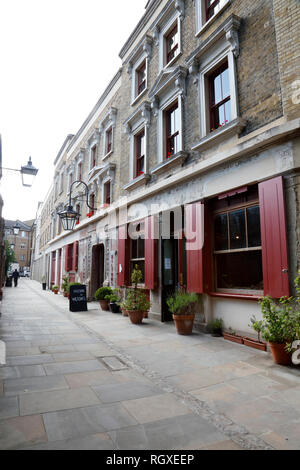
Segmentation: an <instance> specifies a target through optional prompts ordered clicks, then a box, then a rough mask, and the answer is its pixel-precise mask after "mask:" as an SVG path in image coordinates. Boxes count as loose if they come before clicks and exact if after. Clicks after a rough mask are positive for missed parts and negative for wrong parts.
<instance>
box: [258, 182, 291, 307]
mask: <svg viewBox="0 0 300 470" xmlns="http://www.w3.org/2000/svg"><path fill="white" fill-rule="evenodd" d="M258 189H259V204H260V218H261V238H262V258H263V279H264V292H265V295H270V296H271V297H273V298H281V297H284V296H287V297H289V296H290V286H289V275H288V269H289V263H288V246H287V226H286V214H285V201H284V188H283V177H282V176H279V177H277V178H273V179H271V180H268V181H264V182H263V183H260V184H259V185H258ZM284 271H286V272H284Z"/></svg>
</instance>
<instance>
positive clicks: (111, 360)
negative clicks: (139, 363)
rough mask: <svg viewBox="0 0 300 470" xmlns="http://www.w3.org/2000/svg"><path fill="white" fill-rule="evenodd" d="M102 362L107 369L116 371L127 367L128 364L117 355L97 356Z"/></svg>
mask: <svg viewBox="0 0 300 470" xmlns="http://www.w3.org/2000/svg"><path fill="white" fill-rule="evenodd" d="M98 359H100V360H101V362H103V363H104V364H105V365H106V366H107V367H108V368H109V370H112V371H117V370H123V369H128V366H127V365H126V364H124V362H122V361H121V360H120V359H119V358H118V357H102V358H98Z"/></svg>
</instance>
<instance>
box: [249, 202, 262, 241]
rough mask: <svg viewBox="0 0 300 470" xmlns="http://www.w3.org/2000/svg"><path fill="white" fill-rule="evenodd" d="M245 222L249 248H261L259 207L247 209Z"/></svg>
mask: <svg viewBox="0 0 300 470" xmlns="http://www.w3.org/2000/svg"><path fill="white" fill-rule="evenodd" d="M247 222H248V246H249V248H253V247H256V246H261V233H260V212H259V206H255V207H249V209H247Z"/></svg>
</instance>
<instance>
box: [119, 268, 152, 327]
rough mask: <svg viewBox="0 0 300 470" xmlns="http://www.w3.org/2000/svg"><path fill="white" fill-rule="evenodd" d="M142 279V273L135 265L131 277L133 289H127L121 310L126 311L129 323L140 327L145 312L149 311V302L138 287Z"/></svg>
mask: <svg viewBox="0 0 300 470" xmlns="http://www.w3.org/2000/svg"><path fill="white" fill-rule="evenodd" d="M142 279H143V275H142V272H141V270H140V269H139V267H138V265H136V266H135V269H134V270H133V272H132V275H131V282H132V285H133V288H131V289H129V292H128V294H127V297H126V300H125V301H124V302H123V303H122V308H123V309H125V310H126V311H127V313H128V316H129V318H130V321H131V323H133V324H134V325H140V324H141V323H142V322H143V319H144V316H145V311H148V310H149V309H150V302H149V301H148V300H147V296H146V294H145V293H144V292H143V290H142V289H139V287H138V285H139V284H141V282H142Z"/></svg>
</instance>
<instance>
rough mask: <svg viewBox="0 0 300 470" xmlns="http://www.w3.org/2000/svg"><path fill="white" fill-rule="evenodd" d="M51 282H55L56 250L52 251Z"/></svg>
mask: <svg viewBox="0 0 300 470" xmlns="http://www.w3.org/2000/svg"><path fill="white" fill-rule="evenodd" d="M51 268H52V269H51V284H54V283H55V269H56V252H55V251H53V252H52V266H51Z"/></svg>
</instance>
